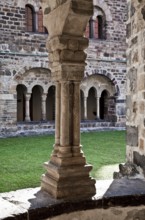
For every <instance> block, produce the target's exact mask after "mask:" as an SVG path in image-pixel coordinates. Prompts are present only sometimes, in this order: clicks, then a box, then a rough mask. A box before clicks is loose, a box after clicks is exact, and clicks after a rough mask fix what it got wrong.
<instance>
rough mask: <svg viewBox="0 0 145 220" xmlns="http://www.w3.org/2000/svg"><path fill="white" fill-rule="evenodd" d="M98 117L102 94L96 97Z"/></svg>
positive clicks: (98, 117) (98, 116) (98, 115)
mask: <svg viewBox="0 0 145 220" xmlns="http://www.w3.org/2000/svg"><path fill="white" fill-rule="evenodd" d="M96 104H97V106H96V109H97V119H100V96H97V97H96Z"/></svg>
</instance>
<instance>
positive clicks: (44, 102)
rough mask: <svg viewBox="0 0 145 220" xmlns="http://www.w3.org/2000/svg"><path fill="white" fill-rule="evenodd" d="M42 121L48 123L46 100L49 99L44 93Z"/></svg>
mask: <svg viewBox="0 0 145 220" xmlns="http://www.w3.org/2000/svg"><path fill="white" fill-rule="evenodd" d="M41 98H42V106H41V107H42V120H43V121H46V98H47V94H45V93H43V94H42V97H41Z"/></svg>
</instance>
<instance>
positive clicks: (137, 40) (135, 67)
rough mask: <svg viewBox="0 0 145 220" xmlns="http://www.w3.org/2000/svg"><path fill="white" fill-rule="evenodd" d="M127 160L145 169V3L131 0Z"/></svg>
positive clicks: (128, 32)
mask: <svg viewBox="0 0 145 220" xmlns="http://www.w3.org/2000/svg"><path fill="white" fill-rule="evenodd" d="M127 43H128V50H127V57H128V68H127V160H128V161H130V162H133V163H135V164H137V165H138V166H141V167H142V168H143V170H144V172H145V165H144V164H145V156H144V155H145V123H144V114H145V112H144V109H145V84H144V82H145V69H144V59H145V57H144V48H145V3H144V1H135V0H134V1H129V0H128V21H127Z"/></svg>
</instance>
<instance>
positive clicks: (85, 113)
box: [84, 97, 88, 120]
mask: <svg viewBox="0 0 145 220" xmlns="http://www.w3.org/2000/svg"><path fill="white" fill-rule="evenodd" d="M87 99H88V97H84V119H85V120H87V119H88V117H87Z"/></svg>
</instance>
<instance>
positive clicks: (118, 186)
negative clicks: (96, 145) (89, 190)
mask: <svg viewBox="0 0 145 220" xmlns="http://www.w3.org/2000/svg"><path fill="white" fill-rule="evenodd" d="M96 188H97V194H96V196H95V197H93V198H92V200H82V201H77V200H76V201H64V200H55V199H53V198H52V197H50V196H49V195H48V194H47V193H46V192H44V191H41V190H40V188H34V189H23V190H17V191H14V192H8V193H1V194H0V219H1V220H2V219H3V220H10V219H12V220H19V219H20V220H27V219H29V220H40V219H47V218H51V217H54V216H58V215H61V214H64V213H67V214H68V213H72V212H75V211H86V210H93V209H95V210H96V209H109V208H111V207H128V206H130V207H138V206H140V205H145V180H144V179H143V180H141V179H126V178H124V179H121V180H104V181H101V180H100V181H97V183H96Z"/></svg>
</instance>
